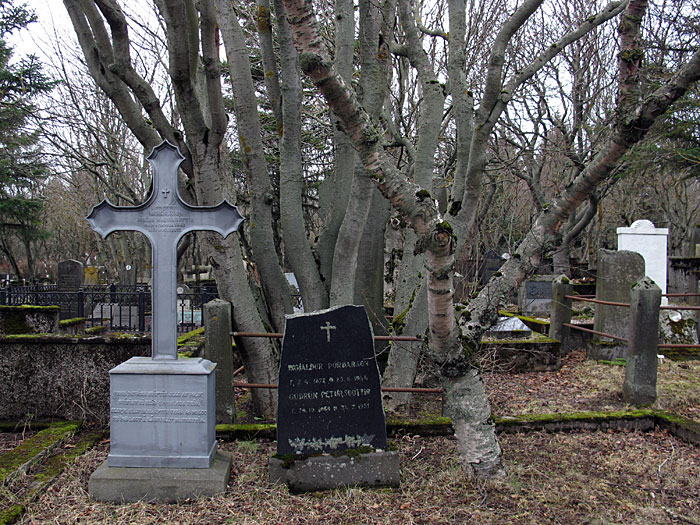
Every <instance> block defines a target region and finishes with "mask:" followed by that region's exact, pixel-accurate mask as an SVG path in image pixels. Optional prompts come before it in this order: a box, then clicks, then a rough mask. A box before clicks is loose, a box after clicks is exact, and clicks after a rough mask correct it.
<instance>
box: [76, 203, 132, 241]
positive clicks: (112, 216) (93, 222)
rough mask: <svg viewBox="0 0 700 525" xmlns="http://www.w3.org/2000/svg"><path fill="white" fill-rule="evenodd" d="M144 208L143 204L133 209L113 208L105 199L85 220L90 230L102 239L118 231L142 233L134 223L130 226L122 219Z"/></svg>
mask: <svg viewBox="0 0 700 525" xmlns="http://www.w3.org/2000/svg"><path fill="white" fill-rule="evenodd" d="M144 207H145V205H144V204H142V205H140V206H133V207H132V206H129V207H126V206H124V207H122V206H115V205H114V204H112V203H111V202H109V201H108V200H107V199H104V200H103V201H102V202H100V203H99V204H98V205H96V206H94V207H93V208H92V211H91V212H90V215H88V216H87V217H86V219H87V220H88V222H89V223H90V226H91V227H92V229H93V230H95V231H96V232H97V233H99V234H100V235H101V236H102V238H103V239H105V238H106V237H107V236H108V235H109V234H110V233H112V232H115V231H119V230H135V231H140V232H142V231H143V230H142V229H141V227H140V226H138V225H137V224H136V223H134V224H131V225H130V224H128V221H125V220H124V219H125V217H129V216H130V215H131V214H133V213H134V211H138V210H140V209H142V208H144Z"/></svg>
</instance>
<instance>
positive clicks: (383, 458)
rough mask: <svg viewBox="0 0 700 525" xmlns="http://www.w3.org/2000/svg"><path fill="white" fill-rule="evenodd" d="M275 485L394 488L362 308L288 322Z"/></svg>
mask: <svg viewBox="0 0 700 525" xmlns="http://www.w3.org/2000/svg"><path fill="white" fill-rule="evenodd" d="M278 396H279V399H278V408H277V455H276V456H274V457H273V458H271V461H270V477H271V480H272V481H273V482H286V483H287V485H288V486H289V488H290V489H291V490H295V491H303V490H323V489H328V488H335V487H339V486H356V485H365V486H393V485H398V482H399V463H398V453H396V452H387V451H386V448H387V441H386V423H385V420H384V411H383V409H382V401H381V388H380V383H379V371H378V369H377V362H376V359H375V356H374V338H373V336H372V329H371V325H370V323H369V319H368V318H367V313H366V312H365V309H364V307H362V306H340V307H336V308H331V309H329V310H323V311H320V312H315V313H310V314H297V315H292V316H288V317H287V323H286V327H285V333H284V340H283V343H282V361H281V364H280V376H279V389H278Z"/></svg>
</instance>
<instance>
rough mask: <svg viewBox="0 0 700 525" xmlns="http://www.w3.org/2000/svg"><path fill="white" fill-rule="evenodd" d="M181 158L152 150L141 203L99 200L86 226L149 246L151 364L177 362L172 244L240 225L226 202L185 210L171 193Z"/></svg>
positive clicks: (170, 149)
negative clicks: (140, 238) (124, 233)
mask: <svg viewBox="0 0 700 525" xmlns="http://www.w3.org/2000/svg"><path fill="white" fill-rule="evenodd" d="M183 160H184V157H183V156H182V155H181V154H180V151H179V150H178V149H177V147H176V146H173V145H172V144H171V143H170V142H168V141H163V142H162V143H161V144H160V145H159V146H156V147H155V148H153V151H152V152H151V154H150V155H149V156H148V162H150V163H151V166H152V167H153V186H152V191H151V195H150V197H149V198H148V200H147V201H146V202H144V203H143V204H140V205H138V206H114V205H113V204H111V203H110V202H109V201H108V200H106V199H105V200H103V201H102V202H101V203H99V204H98V205H97V206H95V207H94V208H93V209H92V211H91V212H90V215H88V216H87V220H88V221H89V222H90V226H92V229H93V230H95V231H96V232H97V233H99V234H100V235H102V237H103V238H105V237H107V236H108V235H109V234H110V233H112V232H115V231H120V230H130V231H137V232H141V233H143V234H144V235H145V236H146V237H147V238H148V240H149V241H150V242H151V250H152V260H153V278H152V283H153V296H152V304H153V321H152V343H151V351H152V355H153V359H177V306H176V303H177V290H176V287H177V243H178V241H179V240H180V239H181V238H182V236H183V235H185V234H186V233H189V232H191V231H195V230H211V231H215V232H217V233H219V234H221V235H223V236H224V237H226V236H228V235H229V234H230V233H232V232H235V231H236V230H237V229H238V226H239V225H240V224H241V222H243V216H242V215H241V214H240V213H239V212H238V208H236V207H235V206H233V205H232V204H229V203H228V202H227V201H223V202H221V203H219V204H218V205H217V206H190V205H189V204H187V203H185V202H183V201H182V199H181V198H180V195H179V193H178V191H177V170H178V167H179V166H180V163H182V161H183Z"/></svg>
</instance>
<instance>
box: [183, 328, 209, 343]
mask: <svg viewBox="0 0 700 525" xmlns="http://www.w3.org/2000/svg"><path fill="white" fill-rule="evenodd" d="M200 335H204V327H203V326H202V327H201V328H197V329H196V330H192V331H191V332H187V333H186V334H183V335H181V336H180V337H178V338H177V346H182V345H184V344H185V343H187V341H189V340H190V339H192V338H194V337H197V336H200Z"/></svg>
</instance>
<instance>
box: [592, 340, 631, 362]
mask: <svg viewBox="0 0 700 525" xmlns="http://www.w3.org/2000/svg"><path fill="white" fill-rule="evenodd" d="M627 354H628V352H627V343H625V342H624V341H614V340H612V339H607V340H601V339H600V338H599V337H593V338H592V339H591V340H589V341H588V342H587V344H586V357H587V358H588V359H592V360H594V361H599V360H601V359H602V360H604V361H615V360H616V359H622V358H625V357H627Z"/></svg>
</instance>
